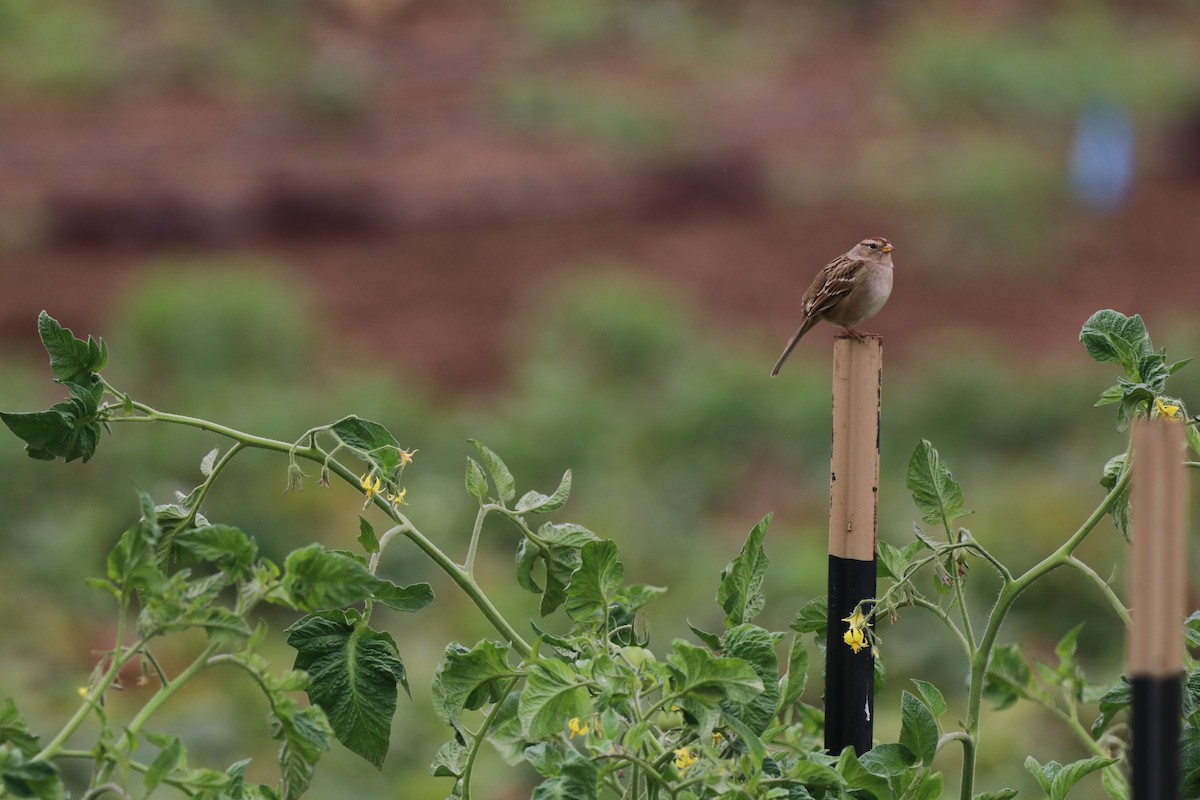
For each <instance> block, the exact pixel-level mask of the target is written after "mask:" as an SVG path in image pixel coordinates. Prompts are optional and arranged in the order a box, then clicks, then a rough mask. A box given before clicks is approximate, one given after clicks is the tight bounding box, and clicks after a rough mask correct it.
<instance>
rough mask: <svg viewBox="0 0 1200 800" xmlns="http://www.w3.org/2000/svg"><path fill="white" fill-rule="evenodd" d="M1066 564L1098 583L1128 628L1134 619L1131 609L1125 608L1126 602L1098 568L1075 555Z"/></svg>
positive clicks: (1098, 587)
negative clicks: (1102, 576) (1122, 600)
mask: <svg viewBox="0 0 1200 800" xmlns="http://www.w3.org/2000/svg"><path fill="white" fill-rule="evenodd" d="M1066 564H1067V566H1069V567H1074V568H1075V569H1077V570H1079V571H1080V572H1082V573H1083V574H1084V575H1087V576H1088V577H1089V578H1091V579H1092V582H1093V583H1095V584H1096V588H1097V589H1099V590H1100V592H1101V593H1102V594H1103V595H1104V596H1105V597H1106V598H1107V599H1108V602H1109V604H1110V605H1111V606H1112V608H1113V611H1115V612H1117V616H1118V617H1120V618H1121V622H1124V623H1125V627H1126V628H1128V627H1129V626H1130V625H1132V624H1133V620H1132V619H1131V618H1130V616H1129V609H1127V608H1125V604H1124V603H1122V602H1121V598H1120V597H1118V596H1117V593H1116V592H1115V591H1113V588H1112V586H1110V585H1109V583H1108V581H1106V580H1104V578H1101V577H1100V575H1099V574H1098V573H1097V572H1096V570H1094V569H1092V568H1091V567H1089V566H1088V565H1087V563H1086V562H1083V561H1080V560H1079V559H1078V558H1076V557H1075V556H1071V557H1070V558H1068V559H1067V561H1066Z"/></svg>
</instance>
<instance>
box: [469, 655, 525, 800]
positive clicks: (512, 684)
mask: <svg viewBox="0 0 1200 800" xmlns="http://www.w3.org/2000/svg"><path fill="white" fill-rule="evenodd" d="M517 680H518V679H517V678H513V679H512V680H511V681H509V682H508V686H507V687H505V689H504V692H503V693H502V694H501V695H500V699H499V700H497V701H496V703H495V705H493V706H492V708H491V710H490V711H488V714H487V716H486V717H484V718H483V724H482V725H480V726H479V730H478V731H476V732H475V741H473V742H471V750H470V752H469V753H467V760H466V763H465V764H464V765H463V772H462V792H463V800H471V774H472V771H473V770H474V768H475V758H476V756H478V755H479V748H480V746H481V745H482V744H483V740H484V738H485V737H486V736H487V732H488V728H490V727H492V723H493V722H495V720H496V714H498V713H499V711H500V706H502V705H503V704H504V701H505V700H506V699H507V698H508V695H509V694H510V693H511V692H512V690H513V689H514V688H516V685H517Z"/></svg>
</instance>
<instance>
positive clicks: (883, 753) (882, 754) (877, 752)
mask: <svg viewBox="0 0 1200 800" xmlns="http://www.w3.org/2000/svg"><path fill="white" fill-rule="evenodd" d="M858 760H859V763H861V764H862V765H863V766H864V767H866V768H867V770H868V771H869V772H871V773H872V774H874V775H879V776H880V777H883V778H892V777H895V776H897V775H903V774H904V773H906V772H908V771H909V769H910V768H912V766H913V765H914V764H916V763H917V756H916V755H915V754H914V753H913V751H912V750H910V749H909V748H908V747H906V746H905V745H903V744H877V745H875V746H874V747H872V748H871V749H870V750H868V751H867V752H865V753H863V754H862V755H861V756H859V759H858Z"/></svg>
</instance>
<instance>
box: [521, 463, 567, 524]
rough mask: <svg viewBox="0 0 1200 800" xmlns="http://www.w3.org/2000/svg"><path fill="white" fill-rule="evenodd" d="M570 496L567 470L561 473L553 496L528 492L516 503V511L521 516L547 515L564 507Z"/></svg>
mask: <svg viewBox="0 0 1200 800" xmlns="http://www.w3.org/2000/svg"><path fill="white" fill-rule="evenodd" d="M570 495H571V470H567V471H566V472H564V473H563V476H562V480H561V481H560V482H559V484H558V488H557V489H555V490H554V493H553V494H551V495H548V496H547V495H544V494H542V493H540V492H535V491H528V492H526V493H525V494H524V495H523V496H522V497H521V499H520V500H518V501H517V506H516V510H517V512H518V513H521V514H525V513H529V514H549V513H550V512H552V511H558V510H559V509H560V508H562V507H563V506H564V505H566V503H567V498H568V497H569V496H570Z"/></svg>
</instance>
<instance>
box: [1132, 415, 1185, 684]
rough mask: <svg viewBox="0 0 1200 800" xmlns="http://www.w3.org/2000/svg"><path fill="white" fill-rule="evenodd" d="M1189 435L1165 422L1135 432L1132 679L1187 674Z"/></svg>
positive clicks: (1142, 424) (1147, 424)
mask: <svg viewBox="0 0 1200 800" xmlns="http://www.w3.org/2000/svg"><path fill="white" fill-rule="evenodd" d="M1183 434H1184V425H1183V423H1179V422H1171V421H1168V420H1161V419H1159V420H1149V421H1142V422H1139V423H1137V424H1136V425H1135V426H1134V430H1133V488H1132V492H1131V495H1130V507H1131V511H1132V518H1131V523H1132V525H1131V528H1132V531H1133V553H1132V555H1131V557H1130V561H1131V563H1130V575H1129V603H1130V606H1131V608H1130V616H1131V617H1132V621H1133V625H1132V628H1131V630H1130V631H1129V673H1130V674H1131V675H1142V676H1147V677H1172V678H1173V677H1175V676H1177V675H1179V673H1180V672H1182V671H1183V631H1182V625H1183V619H1184V616H1185V615H1186V610H1185V608H1184V606H1185V603H1186V598H1185V593H1186V589H1187V548H1186V545H1185V537H1184V528H1185V527H1186V521H1185V518H1186V505H1187V483H1186V477H1187V476H1186V475H1185V470H1184V466H1183V455H1184V439H1183Z"/></svg>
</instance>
